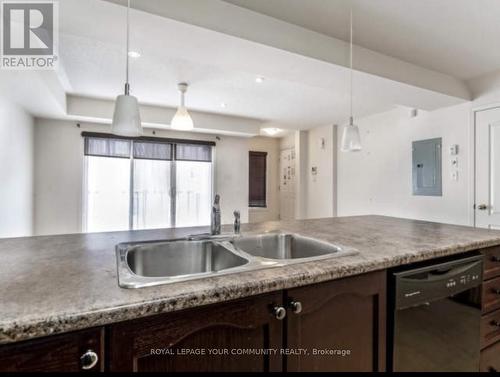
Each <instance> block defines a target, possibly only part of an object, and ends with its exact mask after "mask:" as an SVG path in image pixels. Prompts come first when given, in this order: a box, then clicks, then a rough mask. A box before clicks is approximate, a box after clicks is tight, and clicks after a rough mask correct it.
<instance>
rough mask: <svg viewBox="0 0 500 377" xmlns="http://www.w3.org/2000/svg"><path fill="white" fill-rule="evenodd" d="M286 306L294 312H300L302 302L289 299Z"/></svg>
mask: <svg viewBox="0 0 500 377" xmlns="http://www.w3.org/2000/svg"><path fill="white" fill-rule="evenodd" d="M288 307H289V308H290V309H291V310H292V312H293V313H294V314H300V313H302V303H301V302H300V301H295V300H291V301H290V302H289V304H288Z"/></svg>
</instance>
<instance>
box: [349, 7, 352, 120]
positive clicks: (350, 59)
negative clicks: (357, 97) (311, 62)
mask: <svg viewBox="0 0 500 377" xmlns="http://www.w3.org/2000/svg"><path fill="white" fill-rule="evenodd" d="M350 25H351V32H350V49H349V67H350V85H351V110H350V121H349V122H350V124H351V125H352V124H353V116H352V114H353V111H352V102H353V84H352V83H353V77H352V76H353V74H352V7H351V17H350Z"/></svg>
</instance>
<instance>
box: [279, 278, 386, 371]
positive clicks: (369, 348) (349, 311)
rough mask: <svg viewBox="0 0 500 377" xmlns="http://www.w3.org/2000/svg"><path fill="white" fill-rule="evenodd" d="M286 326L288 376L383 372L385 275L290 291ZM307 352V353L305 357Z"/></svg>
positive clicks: (343, 280)
mask: <svg viewBox="0 0 500 377" xmlns="http://www.w3.org/2000/svg"><path fill="white" fill-rule="evenodd" d="M286 296H287V297H286V301H287V303H288V306H289V307H292V306H293V304H294V303H295V304H296V303H300V304H301V308H302V311H301V312H300V313H298V314H295V313H293V308H291V310H290V312H289V315H288V317H287V321H286V327H287V331H286V333H287V346H288V348H289V349H292V350H293V349H297V350H300V349H302V350H303V352H297V354H292V355H288V356H285V357H286V363H285V367H286V370H287V371H288V372H341V371H342V372H358V371H359V372H371V371H385V339H386V336H385V328H386V274H385V272H376V273H371V274H366V275H362V276H356V277H352V278H347V279H342V280H336V281H331V282H327V283H321V284H316V285H311V286H307V287H302V288H297V289H292V290H289V291H287V293H286ZM304 352H307V353H304Z"/></svg>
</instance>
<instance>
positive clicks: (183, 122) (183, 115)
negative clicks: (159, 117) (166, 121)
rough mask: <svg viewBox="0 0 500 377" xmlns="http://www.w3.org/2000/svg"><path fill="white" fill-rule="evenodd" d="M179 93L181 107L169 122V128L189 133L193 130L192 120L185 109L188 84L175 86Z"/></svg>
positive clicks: (183, 83)
mask: <svg viewBox="0 0 500 377" xmlns="http://www.w3.org/2000/svg"><path fill="white" fill-rule="evenodd" d="M177 87H178V88H179V92H180V93H181V105H180V106H179V108H178V109H177V112H176V113H175V116H174V117H173V119H172V122H170V126H171V127H172V129H174V130H180V131H189V130H192V129H193V128H194V123H193V119H192V118H191V115H189V112H188V110H187V108H186V102H185V95H186V92H187V90H188V84H186V83H185V82H181V83H180V84H178V85H177Z"/></svg>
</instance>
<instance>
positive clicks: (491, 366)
mask: <svg viewBox="0 0 500 377" xmlns="http://www.w3.org/2000/svg"><path fill="white" fill-rule="evenodd" d="M480 370H481V372H498V371H500V343H496V344H494V345H492V346H490V347H488V348H486V349H484V350H483V351H481V364H480Z"/></svg>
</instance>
